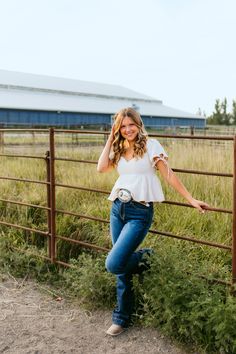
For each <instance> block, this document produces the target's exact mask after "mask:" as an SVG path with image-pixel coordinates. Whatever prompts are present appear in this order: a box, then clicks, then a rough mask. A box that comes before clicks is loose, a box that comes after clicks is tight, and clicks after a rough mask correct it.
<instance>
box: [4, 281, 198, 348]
mask: <svg viewBox="0 0 236 354" xmlns="http://www.w3.org/2000/svg"><path fill="white" fill-rule="evenodd" d="M110 324H111V313H110V312H107V311H96V312H92V313H90V312H88V311H86V310H85V309H81V308H80V307H79V305H78V304H76V303H74V302H73V303H72V302H71V301H68V300H67V299H60V298H56V297H55V296H52V294H50V290H49V289H48V290H46V289H45V288H44V289H43V287H42V286H41V285H40V284H37V283H36V282H33V281H22V280H16V279H14V278H11V277H7V278H6V279H5V280H4V281H0V353H4V354H62V353H63V354H64V353H65V354H69V353H76V354H104V353H106V354H113V353H114V354H141V353H142V354H143V353H150V354H152V353H153V354H154V353H158V354H160V353H161V354H162V353H168V354H189V353H190V352H189V351H185V350H183V349H181V348H178V347H177V346H176V344H174V343H172V342H171V341H170V340H168V339H166V338H164V337H163V336H162V335H160V333H159V332H158V331H157V330H155V329H150V328H139V327H133V328H130V329H129V330H127V331H126V332H125V333H122V334H121V335H120V336H118V337H116V338H114V337H110V336H108V335H106V334H105V330H106V329H107V328H108V327H109V326H110ZM196 354H197V353H196Z"/></svg>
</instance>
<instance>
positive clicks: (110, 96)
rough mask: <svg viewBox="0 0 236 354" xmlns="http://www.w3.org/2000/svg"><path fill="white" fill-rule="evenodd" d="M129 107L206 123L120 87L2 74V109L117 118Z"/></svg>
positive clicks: (156, 115)
mask: <svg viewBox="0 0 236 354" xmlns="http://www.w3.org/2000/svg"><path fill="white" fill-rule="evenodd" d="M128 106H133V107H136V108H137V109H138V110H139V112H140V114H141V115H148V116H154V117H176V118H194V119H205V118H204V117H201V116H198V115H195V114H191V113H187V112H184V111H181V110H177V109H174V108H171V107H168V106H165V105H163V104H162V101H160V100H158V99H155V98H152V97H149V96H146V95H143V94H141V93H139V92H136V91H133V90H130V89H128V88H126V87H122V86H118V85H108V84H102V83H95V82H89V81H81V80H73V79H64V78H58V77H51V76H43V75H36V74H28V73H21V72H14V71H6V70H0V108H8V109H28V110H44V111H67V112H83V113H85V112H86V113H106V114H114V113H115V112H117V111H118V110H120V109H121V108H123V107H128Z"/></svg>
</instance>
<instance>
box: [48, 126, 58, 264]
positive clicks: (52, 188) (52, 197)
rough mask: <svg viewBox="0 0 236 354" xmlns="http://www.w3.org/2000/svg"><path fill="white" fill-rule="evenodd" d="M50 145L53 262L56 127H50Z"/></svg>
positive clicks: (54, 249) (52, 246) (54, 243)
mask: <svg viewBox="0 0 236 354" xmlns="http://www.w3.org/2000/svg"><path fill="white" fill-rule="evenodd" d="M49 145H50V156H49V166H50V208H51V210H50V214H51V216H50V223H51V230H50V231H51V249H50V251H51V262H52V263H55V259H56V211H55V209H56V197H55V164H54V162H55V144H54V128H50V129H49Z"/></svg>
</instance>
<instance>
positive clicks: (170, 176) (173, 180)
mask: <svg viewBox="0 0 236 354" xmlns="http://www.w3.org/2000/svg"><path fill="white" fill-rule="evenodd" d="M158 169H159V171H160V173H161V175H162V176H163V177H164V179H165V180H166V181H167V182H168V183H169V184H170V185H171V186H172V187H173V188H174V189H175V190H176V191H177V192H178V193H179V194H180V195H182V197H184V198H185V199H186V200H187V201H188V202H189V204H191V205H192V206H193V207H194V208H196V209H198V210H199V211H200V212H204V209H206V208H207V207H208V206H209V205H208V204H207V203H205V202H202V201H201V200H197V199H195V198H193V197H192V195H191V193H189V191H188V190H187V188H186V187H185V186H184V185H183V183H182V182H181V181H180V179H179V178H178V177H177V176H176V174H175V173H174V172H173V171H172V170H171V169H170V167H169V166H168V165H167V164H164V163H163V162H162V161H159V162H158Z"/></svg>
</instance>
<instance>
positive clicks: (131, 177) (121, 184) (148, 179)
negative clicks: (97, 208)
mask: <svg viewBox="0 0 236 354" xmlns="http://www.w3.org/2000/svg"><path fill="white" fill-rule="evenodd" d="M167 159H168V156H167V154H166V152H165V150H164V148H163V147H162V145H161V144H160V143H159V142H158V141H157V140H155V139H148V140H147V151H146V153H145V154H144V155H143V157H142V158H138V157H134V158H132V159H131V160H129V161H127V160H126V159H125V158H124V157H121V158H120V160H119V162H118V164H117V171H118V173H119V177H118V179H117V181H116V183H115V185H114V187H113V188H112V191H111V194H110V195H109V197H108V199H109V200H111V201H114V200H115V199H116V198H117V193H118V191H119V190H120V189H122V188H124V189H128V190H129V191H130V192H131V195H132V198H133V199H134V200H136V201H137V202H141V201H142V202H163V201H164V200H165V197H164V194H163V190H162V186H161V183H160V180H159V178H158V177H157V175H156V167H155V164H156V163H157V161H158V160H162V161H164V163H167V162H166V161H167Z"/></svg>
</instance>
